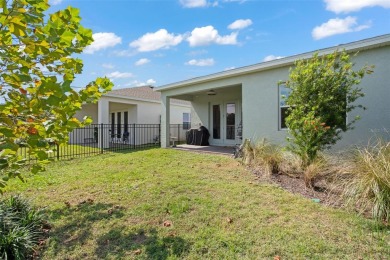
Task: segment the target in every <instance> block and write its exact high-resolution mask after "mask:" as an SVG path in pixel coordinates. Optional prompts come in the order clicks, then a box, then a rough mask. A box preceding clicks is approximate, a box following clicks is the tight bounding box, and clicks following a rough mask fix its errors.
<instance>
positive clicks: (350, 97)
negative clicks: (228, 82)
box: [285, 51, 373, 166]
mask: <svg viewBox="0 0 390 260" xmlns="http://www.w3.org/2000/svg"><path fill="white" fill-rule="evenodd" d="M353 66H354V64H353V63H352V62H351V58H350V56H349V54H348V53H346V52H345V51H341V52H338V51H335V52H334V53H331V54H327V55H323V56H320V55H319V54H318V53H315V54H314V55H313V57H312V58H310V59H307V60H299V61H297V62H296V63H295V67H294V68H293V69H292V70H291V71H290V77H289V80H288V81H287V82H285V86H286V87H287V88H289V89H290V90H291V92H290V95H289V96H288V97H287V99H286V103H287V104H288V105H289V106H290V108H289V109H288V116H287V119H286V124H287V127H288V129H289V135H290V136H291V138H289V139H288V140H289V141H290V146H289V147H290V149H291V150H292V151H293V152H295V153H297V154H298V155H299V156H300V157H301V158H302V160H303V163H304V166H308V165H309V164H310V163H311V162H312V161H313V160H314V159H315V158H316V157H317V154H318V152H319V151H321V150H324V149H326V148H329V147H330V146H331V145H333V144H335V143H336V142H337V141H338V140H339V139H340V138H341V133H342V132H346V131H348V130H350V129H352V128H353V124H354V123H355V122H356V120H358V119H359V116H357V117H355V118H352V119H350V118H348V121H349V122H348V123H347V118H346V116H347V113H349V112H351V111H352V110H354V109H355V108H363V109H365V108H364V107H363V106H362V105H359V104H357V103H356V102H355V101H356V100H357V99H359V98H361V97H363V96H364V93H363V92H362V89H361V88H358V87H357V85H358V84H359V83H360V81H361V79H362V78H363V77H364V76H365V74H370V73H372V72H373V71H372V68H373V66H364V67H363V68H361V69H358V70H353Z"/></svg>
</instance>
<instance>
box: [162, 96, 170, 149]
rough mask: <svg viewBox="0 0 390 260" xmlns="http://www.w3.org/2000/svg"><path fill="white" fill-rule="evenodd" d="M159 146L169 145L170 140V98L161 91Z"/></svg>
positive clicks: (165, 146)
mask: <svg viewBox="0 0 390 260" xmlns="http://www.w3.org/2000/svg"><path fill="white" fill-rule="evenodd" d="M161 105H162V109H161V111H162V114H161V147H162V148H167V147H169V144H170V142H169V141H170V140H169V134H170V121H171V119H170V98H169V97H167V96H165V95H164V94H163V93H161Z"/></svg>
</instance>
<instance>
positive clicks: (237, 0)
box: [223, 0, 248, 4]
mask: <svg viewBox="0 0 390 260" xmlns="http://www.w3.org/2000/svg"><path fill="white" fill-rule="evenodd" d="M246 1H248V0H223V2H227V3H229V2H239V3H240V4H242V3H245V2H246Z"/></svg>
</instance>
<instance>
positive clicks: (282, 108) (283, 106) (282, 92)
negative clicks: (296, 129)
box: [279, 85, 291, 130]
mask: <svg viewBox="0 0 390 260" xmlns="http://www.w3.org/2000/svg"><path fill="white" fill-rule="evenodd" d="M290 92H291V89H289V88H286V86H284V85H279V130H280V129H287V125H286V118H287V116H288V112H289V111H288V108H289V107H290V106H289V105H287V103H286V100H287V98H288V96H289V95H290Z"/></svg>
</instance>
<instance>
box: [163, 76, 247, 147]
mask: <svg viewBox="0 0 390 260" xmlns="http://www.w3.org/2000/svg"><path fill="white" fill-rule="evenodd" d="M171 98H174V99H179V100H186V101H190V102H191V104H192V110H191V128H192V129H194V128H195V129H198V128H199V127H200V126H204V127H206V128H207V129H208V131H209V133H210V138H209V140H208V142H209V144H210V147H216V146H220V147H229V148H228V149H226V150H229V154H232V147H233V146H235V145H236V144H241V142H242V129H243V124H242V85H241V84H240V83H235V84H226V85H224V84H218V85H214V84H199V85H196V86H189V87H188V88H185V89H183V88H182V89H175V91H174V92H172V93H170V90H167V91H164V92H162V105H163V110H162V117H161V119H162V129H161V130H162V131H161V141H162V142H161V146H162V147H169V142H170V136H169V134H168V135H167V133H169V128H168V127H169V124H166V123H165V122H169V121H170V117H171V113H170V107H169V106H170V105H169V103H170V102H169V101H170V99H171ZM181 148H182V149H183V147H181ZM185 148H186V149H190V148H191V147H190V146H186V147H185ZM192 149H193V150H199V151H200V150H207V149H210V148H202V149H200V148H199V147H192ZM213 149H215V148H213ZM213 149H211V150H213ZM211 150H210V151H211Z"/></svg>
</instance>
